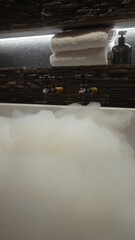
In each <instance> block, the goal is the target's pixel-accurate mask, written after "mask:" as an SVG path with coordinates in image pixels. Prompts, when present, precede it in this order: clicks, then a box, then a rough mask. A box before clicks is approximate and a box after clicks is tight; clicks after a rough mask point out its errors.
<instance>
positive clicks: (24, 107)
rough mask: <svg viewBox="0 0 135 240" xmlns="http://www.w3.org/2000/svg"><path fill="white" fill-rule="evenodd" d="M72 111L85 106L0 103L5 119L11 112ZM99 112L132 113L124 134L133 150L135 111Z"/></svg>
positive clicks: (107, 109) (112, 109)
mask: <svg viewBox="0 0 135 240" xmlns="http://www.w3.org/2000/svg"><path fill="white" fill-rule="evenodd" d="M64 108H66V109H73V108H78V109H79V110H80V109H83V108H85V106H76V107H75V106H60V105H39V104H7V103H0V115H1V116H5V117H11V116H12V112H13V110H15V109H16V110H20V111H21V112H23V113H25V114H35V113H38V112H39V111H40V110H44V109H45V110H49V111H52V112H56V111H59V110H61V109H64ZM100 110H101V111H104V112H106V111H107V112H117V111H122V112H125V114H126V112H128V111H131V112H132V113H133V118H132V120H131V123H130V126H129V127H128V128H127V129H126V134H127V138H128V141H129V143H130V144H131V145H132V147H133V148H134V149H135V144H134V141H135V109H134V108H113V107H112V108H109V107H101V108H100Z"/></svg>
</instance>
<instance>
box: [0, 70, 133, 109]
mask: <svg viewBox="0 0 135 240" xmlns="http://www.w3.org/2000/svg"><path fill="white" fill-rule="evenodd" d="M45 74H48V75H53V76H55V79H53V80H51V85H52V86H54V87H58V86H63V87H64V90H65V91H64V93H63V94H61V95H60V96H59V95H58V96H49V97H48V98H47V104H56V105H68V104H71V103H75V102H80V99H79V98H78V93H79V89H80V81H79V80H77V79H76V78H75V75H79V74H82V75H85V74H90V75H92V76H91V77H90V78H89V80H88V81H87V83H88V87H97V88H98V89H99V93H98V94H97V95H93V96H90V97H87V98H84V99H81V103H82V104H84V105H87V104H88V103H89V102H100V103H101V105H102V106H104V107H108V106H109V107H133V108H134V107H135V65H115V66H91V67H89V66H85V67H57V68H36V69H28V68H2V69H0V102H7V103H36V104H38V103H39V104H43V95H42V91H43V89H44V86H45V81H44V80H42V79H40V78H39V77H40V76H43V75H45Z"/></svg>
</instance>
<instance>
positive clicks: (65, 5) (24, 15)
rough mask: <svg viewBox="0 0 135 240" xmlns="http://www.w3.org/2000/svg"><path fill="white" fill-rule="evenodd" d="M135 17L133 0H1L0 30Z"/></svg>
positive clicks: (73, 24) (85, 23) (64, 25)
mask: <svg viewBox="0 0 135 240" xmlns="http://www.w3.org/2000/svg"><path fill="white" fill-rule="evenodd" d="M126 19H135V1H134V0H114V1H108V0H83V1H82V0H74V1H71V0H52V1H50V0H40V1H37V0H6V1H5V0H0V30H1V31H2V30H4V31H5V30H17V29H32V28H37V27H50V26H62V27H69V28H73V27H77V26H78V27H80V25H81V24H82V25H95V24H97V25H99V24H103V25H108V24H111V23H112V22H113V21H119V20H126Z"/></svg>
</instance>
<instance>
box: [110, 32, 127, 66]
mask: <svg viewBox="0 0 135 240" xmlns="http://www.w3.org/2000/svg"><path fill="white" fill-rule="evenodd" d="M126 33H127V31H120V32H119V35H120V37H119V44H118V45H117V46H114V47H113V48H112V53H113V59H112V64H131V52H132V48H131V46H130V45H129V44H126V43H125V38H124V35H125V34H126Z"/></svg>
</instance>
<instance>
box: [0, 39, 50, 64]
mask: <svg viewBox="0 0 135 240" xmlns="http://www.w3.org/2000/svg"><path fill="white" fill-rule="evenodd" d="M9 36H10V35H9ZM51 37H52V35H47V36H42V35H41V36H34V37H33V36H31V37H16V38H9V37H8V38H1V39H0V67H32V68H34V67H48V66H50V63H49V56H50V55H51V49H50V40H51Z"/></svg>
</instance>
